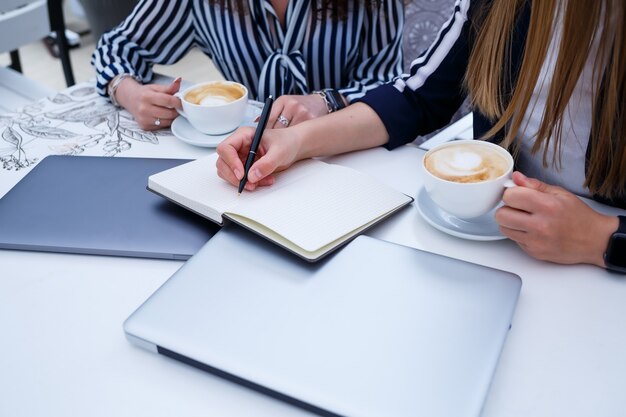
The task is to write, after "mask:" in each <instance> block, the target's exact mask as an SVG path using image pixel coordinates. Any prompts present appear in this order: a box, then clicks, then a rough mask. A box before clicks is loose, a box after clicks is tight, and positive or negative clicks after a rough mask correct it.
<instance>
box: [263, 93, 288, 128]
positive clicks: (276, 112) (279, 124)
mask: <svg viewBox="0 0 626 417" xmlns="http://www.w3.org/2000/svg"><path fill="white" fill-rule="evenodd" d="M284 97H285V96H282V97H278V99H277V100H276V101H275V102H274V105H273V106H272V112H271V113H270V116H269V119H268V123H267V127H269V128H270V129H284V128H286V127H289V125H290V123H291V116H289V114H287V112H286V111H285V110H286V109H285V99H284Z"/></svg>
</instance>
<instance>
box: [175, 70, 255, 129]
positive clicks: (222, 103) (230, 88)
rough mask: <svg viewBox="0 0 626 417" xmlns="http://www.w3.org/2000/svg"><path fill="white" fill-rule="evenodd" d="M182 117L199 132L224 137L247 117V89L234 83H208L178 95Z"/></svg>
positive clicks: (196, 85) (197, 85) (194, 86)
mask: <svg viewBox="0 0 626 417" xmlns="http://www.w3.org/2000/svg"><path fill="white" fill-rule="evenodd" d="M176 96H177V97H179V98H180V100H181V102H182V105H183V109H182V110H180V109H179V110H178V113H180V115H181V116H183V117H184V118H185V119H187V120H188V121H189V123H191V125H192V126H193V127H194V128H195V129H196V130H198V131H200V132H202V133H206V134H208V135H222V134H225V133H228V132H232V131H233V130H235V129H236V128H237V127H239V126H240V125H241V124H242V123H243V121H244V117H245V115H246V107H247V105H248V89H247V88H246V87H245V86H244V85H242V84H239V83H236V82H233V81H209V82H205V83H200V84H195V85H193V86H191V87H189V88H187V89H185V90H184V91H182V92H178V93H176Z"/></svg>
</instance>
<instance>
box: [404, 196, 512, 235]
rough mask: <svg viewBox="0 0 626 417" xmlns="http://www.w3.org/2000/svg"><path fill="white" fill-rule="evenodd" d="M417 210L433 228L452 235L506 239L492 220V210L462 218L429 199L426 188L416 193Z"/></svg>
mask: <svg viewBox="0 0 626 417" xmlns="http://www.w3.org/2000/svg"><path fill="white" fill-rule="evenodd" d="M416 203H417V204H416V205H417V210H418V211H419V213H420V215H421V216H422V217H423V218H424V220H426V222H427V223H428V224H430V225H431V226H432V227H434V228H435V229H439V230H441V231H442V232H444V233H447V234H449V235H452V236H456V237H460V238H463V239H470V240H501V239H506V237H504V236H503V235H502V233H500V229H499V228H498V224H497V223H496V221H495V220H494V218H493V216H494V211H490V212H489V213H487V214H485V215H482V216H480V217H476V218H474V219H469V220H464V219H459V218H458V217H455V216H453V215H451V214H449V213H447V212H446V211H444V210H442V209H440V208H439V206H437V205H436V204H435V203H434V202H433V200H431V199H430V197H429V196H428V193H426V189H425V188H424V187H422V188H421V189H420V190H419V192H418V193H417V201H416Z"/></svg>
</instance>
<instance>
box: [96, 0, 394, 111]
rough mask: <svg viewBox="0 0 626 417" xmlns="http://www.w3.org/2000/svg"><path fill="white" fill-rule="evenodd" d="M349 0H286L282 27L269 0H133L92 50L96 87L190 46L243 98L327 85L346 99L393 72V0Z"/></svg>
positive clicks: (146, 73)
mask: <svg viewBox="0 0 626 417" xmlns="http://www.w3.org/2000/svg"><path fill="white" fill-rule="evenodd" d="M362 1H363V0H349V11H348V16H347V18H346V19H345V20H338V21H334V20H333V19H332V16H331V13H332V12H331V11H327V12H324V13H325V14H324V15H321V14H322V12H319V11H318V10H317V9H318V8H319V4H318V2H317V1H315V0H295V1H294V0H292V1H289V4H288V6H287V10H286V13H285V27H284V28H283V26H281V24H280V22H279V20H278V17H277V15H276V12H275V11H274V8H273V6H272V4H271V1H270V0H248V1H247V10H245V11H242V12H238V11H233V5H232V0H230V1H228V3H229V4H228V7H226V8H222V7H220V6H219V5H210V4H209V3H208V1H207V0H142V1H140V2H139V4H138V5H137V6H136V7H135V9H134V11H133V12H132V13H131V15H130V16H129V17H128V18H126V20H124V21H123V22H122V23H121V24H120V25H119V26H118V27H117V28H115V29H113V30H111V31H110V32H108V33H105V34H104V35H103V36H102V37H101V39H100V41H99V42H98V46H97V48H96V50H95V52H94V54H93V57H92V64H93V65H94V67H95V69H96V72H97V88H98V92H99V93H100V94H102V95H106V86H107V85H108V83H109V81H110V80H111V79H112V78H113V77H114V76H116V75H118V74H121V73H129V74H132V75H134V76H136V77H138V78H139V79H140V80H141V81H143V82H149V81H150V80H151V79H152V77H153V73H152V65H153V64H173V63H175V62H177V61H178V60H180V59H181V58H182V57H183V56H184V55H185V53H186V52H187V51H189V50H190V49H191V48H193V47H199V48H200V49H201V50H202V51H203V52H204V53H205V54H206V55H208V56H209V57H210V58H211V59H212V60H213V63H214V64H215V65H216V67H217V68H218V69H219V71H220V72H221V73H222V75H223V76H224V77H225V78H226V79H228V80H232V81H237V82H240V83H242V84H244V85H246V86H247V87H248V89H249V90H250V93H251V97H252V98H256V99H257V100H264V99H265V98H266V97H267V96H268V95H269V94H272V95H274V96H275V97H277V96H280V95H282V94H306V93H309V92H311V91H313V90H319V89H322V88H334V89H337V90H338V91H339V92H341V93H342V94H343V95H344V96H345V97H346V98H347V99H348V100H349V101H352V100H354V99H356V98H359V97H361V96H362V95H363V94H365V92H367V91H369V90H371V89H373V88H375V87H376V86H378V85H381V84H382V83H384V82H386V81H389V80H392V79H393V78H394V77H396V76H398V75H399V74H400V73H401V72H402V47H401V45H402V29H403V25H404V8H403V0H386V1H383V2H382V4H381V6H380V7H378V8H374V10H368V8H366V7H363V5H362Z"/></svg>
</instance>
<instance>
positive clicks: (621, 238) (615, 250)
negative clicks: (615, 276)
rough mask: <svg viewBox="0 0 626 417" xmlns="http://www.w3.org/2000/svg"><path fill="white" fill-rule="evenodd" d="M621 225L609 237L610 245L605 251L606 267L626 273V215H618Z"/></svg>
mask: <svg viewBox="0 0 626 417" xmlns="http://www.w3.org/2000/svg"><path fill="white" fill-rule="evenodd" d="M617 218H618V219H619V227H618V228H617V230H616V231H615V233H613V234H612V235H611V237H610V238H609V245H608V246H607V247H606V252H605V253H604V264H605V265H606V269H608V270H609V271H612V272H618V273H620V274H626V216H617Z"/></svg>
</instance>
